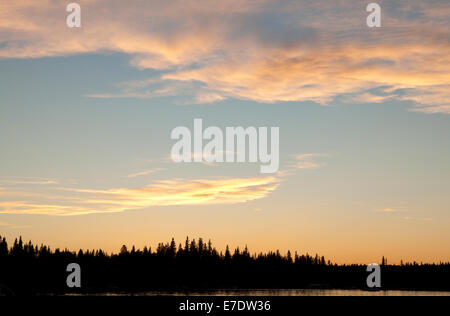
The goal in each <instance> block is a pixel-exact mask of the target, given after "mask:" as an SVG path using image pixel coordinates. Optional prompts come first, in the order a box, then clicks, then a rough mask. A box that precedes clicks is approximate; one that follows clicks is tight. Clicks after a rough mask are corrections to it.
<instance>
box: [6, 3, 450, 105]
mask: <svg viewBox="0 0 450 316" xmlns="http://www.w3.org/2000/svg"><path fill="white" fill-rule="evenodd" d="M79 3H80V5H81V8H82V28H80V29H70V28H68V27H67V26H66V25H65V17H66V15H67V13H66V12H65V5H64V4H63V3H61V2H60V1H52V0H47V1H39V2H37V1H33V0H18V1H3V2H2V3H1V4H0V38H1V40H0V58H41V57H48V56H67V55H75V54H84V53H109V52H119V53H123V54H127V55H129V56H130V65H131V66H133V67H137V68H140V69H155V70H158V73H159V75H156V76H155V77H152V78H149V79H148V80H143V81H135V82H126V83H123V84H121V85H120V86H119V87H118V90H119V91H114V92H104V91H103V92H102V91H99V92H98V93H93V94H92V95H90V96H91V97H101V98H117V97H119V98H124V97H127V98H128V97H132V98H153V97H159V96H177V97H178V96H182V97H184V98H185V99H186V100H187V102H191V103H211V102H216V101H221V100H225V99H227V98H236V99H243V100H251V101H257V102H264V103H277V102H286V101H314V102H317V103H319V104H322V105H332V104H333V103H334V102H335V101H338V100H340V101H344V102H350V103H381V102H386V101H390V100H399V101H408V102H410V103H411V110H413V111H419V112H425V113H450V103H449V101H448V100H449V99H450V32H449V31H450V29H449V28H450V22H449V19H448V17H449V16H450V5H449V3H448V1H447V0H431V1H419V0H399V1H398V0H396V1H394V0H385V1H378V3H379V4H380V5H381V7H382V27H381V28H377V29H371V28H368V27H367V26H366V24H365V23H366V17H367V15H368V13H367V12H366V10H365V6H366V5H367V3H365V2H358V1H345V0H338V1H333V2H332V3H330V2H329V1H323V0H314V1H312V0H308V1H282V2H273V1H268V0H267V1H266V0H259V1H258V0H257V1H250V0H248V1H247V0H230V1H219V2H218V1H205V0H174V1H169V2H164V1H140V2H136V3H134V2H133V3H132V4H131V3H129V2H126V1H118V0H108V1H106V0H84V1H82V0H80V1H79Z"/></svg>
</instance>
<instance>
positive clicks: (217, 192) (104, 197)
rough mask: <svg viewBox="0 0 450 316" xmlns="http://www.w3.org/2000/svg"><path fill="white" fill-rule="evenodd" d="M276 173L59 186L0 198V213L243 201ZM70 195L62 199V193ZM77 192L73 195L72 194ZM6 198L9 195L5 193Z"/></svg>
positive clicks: (271, 182)
mask: <svg viewBox="0 0 450 316" xmlns="http://www.w3.org/2000/svg"><path fill="white" fill-rule="evenodd" d="M279 182H280V179H279V178H276V177H260V178H228V179H225V178H220V179H212V180H211V179H194V180H184V179H174V180H162V181H157V182H155V183H153V184H150V185H148V186H146V187H140V188H117V189H106V190H98V189H79V188H60V191H61V192H62V193H61V195H60V197H58V196H55V195H52V196H49V198H48V199H47V200H46V201H41V202H37V201H36V199H27V194H26V192H24V195H23V197H22V198H20V196H19V197H18V196H17V192H16V194H15V195H14V196H12V197H13V198H14V199H11V200H10V201H4V202H0V213H8V214H43V215H83V214H91V213H106V212H122V211H125V210H133V209H143V208H147V207H151V206H168V205H207V204H234V203H245V202H247V201H252V200H256V199H261V198H264V197H266V196H267V195H268V194H269V193H270V192H272V191H274V190H275V189H276V188H277V187H278V185H279ZM64 192H66V193H69V194H70V195H71V196H72V198H71V199H65V196H64V195H63V193H64ZM74 195H76V197H73V196H74ZM6 197H7V198H8V196H7V195H6Z"/></svg>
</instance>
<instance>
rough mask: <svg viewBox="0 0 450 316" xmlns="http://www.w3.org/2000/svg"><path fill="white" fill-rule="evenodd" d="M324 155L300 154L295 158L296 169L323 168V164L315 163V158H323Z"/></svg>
mask: <svg viewBox="0 0 450 316" xmlns="http://www.w3.org/2000/svg"><path fill="white" fill-rule="evenodd" d="M323 156H324V154H314V153H313V154H299V155H296V156H295V159H296V163H295V168H296V169H317V168H320V167H323V166H324V164H323V163H319V162H317V161H315V158H318V157H323Z"/></svg>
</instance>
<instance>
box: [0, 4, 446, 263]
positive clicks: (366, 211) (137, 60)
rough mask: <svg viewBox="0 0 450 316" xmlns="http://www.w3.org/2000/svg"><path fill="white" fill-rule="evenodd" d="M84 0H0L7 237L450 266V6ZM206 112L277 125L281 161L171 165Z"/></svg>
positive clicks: (225, 121)
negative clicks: (208, 243)
mask: <svg viewBox="0 0 450 316" xmlns="http://www.w3.org/2000/svg"><path fill="white" fill-rule="evenodd" d="M77 3H79V5H80V7H81V28H69V27H67V25H66V17H67V15H68V14H69V13H68V12H66V6H67V4H69V2H67V3H66V2H64V1H51V0H48V1H39V2H37V1H32V0H18V1H3V2H1V3H0V96H1V98H0V153H1V154H0V235H2V236H5V237H6V238H7V239H8V241H10V242H12V241H13V240H14V238H16V237H18V236H19V235H21V236H23V238H24V239H25V240H30V239H31V240H32V241H33V242H35V243H38V244H41V243H43V244H49V245H50V246H51V247H52V248H56V247H60V248H66V247H67V248H69V249H79V248H83V249H87V248H89V249H93V248H95V249H98V248H102V249H104V250H106V251H108V252H118V251H119V249H120V247H121V245H122V244H126V245H128V246H131V245H133V244H134V245H136V247H138V248H143V247H144V246H145V245H149V246H153V247H154V246H155V245H156V244H157V243H158V242H162V241H164V242H166V241H169V240H170V239H171V238H172V237H175V239H176V241H177V242H179V243H183V242H184V239H185V238H186V236H189V237H191V238H198V237H203V238H204V239H206V240H207V239H211V240H212V241H213V243H214V244H215V245H216V247H218V248H219V249H224V248H225V245H227V244H228V245H230V246H231V247H236V246H241V247H243V246H245V245H247V246H248V247H249V250H250V251H251V252H259V251H267V250H275V249H280V251H281V252H286V251H287V250H288V249H290V250H291V251H298V252H299V253H306V252H308V253H310V254H315V253H319V254H320V255H324V256H325V257H326V258H327V259H330V260H332V261H334V262H338V263H365V264H366V263H370V262H379V261H380V260H381V257H382V256H383V255H384V256H385V257H387V258H388V260H389V262H392V263H399V262H400V260H403V261H413V260H415V261H418V262H421V261H423V262H439V261H449V259H450V229H449V228H450V194H449V193H450V167H449V164H448V162H449V161H450V146H449V144H450V115H449V114H450V101H449V100H450V32H449V29H450V22H449V17H450V4H449V2H448V1H446V0H442V1H440V0H430V1H419V0H408V1H406V0H396V1H393V0H390V1H381V0H378V2H377V3H378V4H379V5H380V7H381V27H380V28H369V27H368V26H367V24H366V18H367V16H368V15H369V14H370V13H369V12H367V11H366V6H367V5H368V4H369V2H368V1H360V0H354V1H349V0H338V1H333V2H330V1H322V0H315V1H312V0H311V1H268V0H257V1H246V0H229V1H220V2H212V1H203V0H196V1H194V0H183V1H182V0H178V1H177V0H173V1H164V2H161V1H132V2H130V1H127V2H124V1H118V0H112V1H105V0H79V1H78V2H77ZM196 118H201V119H202V120H203V125H204V127H207V126H217V127H220V128H223V129H225V127H230V126H231V127H235V126H243V127H249V126H255V127H279V130H280V167H279V171H278V172H276V173H273V174H262V173H260V169H259V168H260V164H259V163H175V162H173V161H172V160H171V159H170V151H171V147H172V146H173V144H174V143H175V141H174V140H172V139H171V138H170V135H171V131H172V130H173V129H174V128H175V127H178V126H186V127H188V128H190V129H192V128H193V122H194V119H196Z"/></svg>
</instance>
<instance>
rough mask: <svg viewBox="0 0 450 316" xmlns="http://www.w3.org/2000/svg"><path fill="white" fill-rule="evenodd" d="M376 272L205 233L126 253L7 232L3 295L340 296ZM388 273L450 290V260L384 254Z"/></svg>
mask: <svg viewBox="0 0 450 316" xmlns="http://www.w3.org/2000/svg"><path fill="white" fill-rule="evenodd" d="M70 263H77V264H79V266H80V268H81V287H80V288H69V287H68V286H67V283H66V280H67V277H68V276H69V274H70V272H67V271H66V268H67V266H68V265H69V264H70ZM369 274H370V272H366V266H364V265H336V264H333V263H331V262H329V261H326V260H325V258H324V257H320V256H318V255H316V256H310V255H307V254H305V255H299V254H297V253H294V254H291V253H290V252H288V253H287V254H286V255H281V254H280V253H279V252H278V251H276V252H269V253H265V254H263V253H261V254H254V255H250V253H249V252H248V250H247V249H244V250H240V249H239V248H238V249H235V250H234V252H233V253H231V252H230V251H229V249H228V248H227V249H226V251H225V252H224V253H222V252H218V251H217V250H216V249H215V248H214V247H213V246H212V244H211V243H210V242H209V243H204V242H203V240H202V239H199V240H198V242H196V241H195V240H192V241H190V240H188V239H187V240H186V242H185V243H184V245H181V244H180V245H178V246H177V245H176V244H175V241H173V240H172V242H171V243H167V244H159V246H158V248H157V249H156V251H152V249H148V248H144V249H143V250H136V249H135V248H134V247H133V248H132V249H131V250H128V249H127V248H126V247H125V246H123V247H122V249H121V251H120V253H119V254H113V255H108V254H105V253H104V252H102V251H101V250H97V251H81V250H80V251H79V252H78V253H75V252H71V251H68V250H63V251H62V250H59V249H56V250H54V251H52V250H50V249H49V248H48V247H47V246H40V247H38V246H35V245H33V244H32V243H31V242H29V243H26V244H24V243H23V242H22V241H21V240H20V239H19V240H18V241H16V242H15V243H14V245H13V246H12V247H10V248H8V245H7V244H6V241H5V240H4V239H3V240H1V239H0V294H7V295H8V294H11V295H13V294H14V295H42V294H44V295H45V294H75V293H77V294H93V293H108V294H137V295H142V294H144V295H153V294H155V293H159V295H160V294H161V293H165V294H166V295H169V294H170V293H178V294H180V295H184V294H183V293H185V294H189V295H192V294H193V293H216V294H212V295H217V293H218V292H216V291H214V290H220V289H232V290H235V291H236V290H239V289H252V291H253V294H254V293H258V292H257V291H258V289H264V290H265V291H270V290H275V291H281V290H279V289H283V290H284V291H287V292H284V293H285V294H283V295H303V294H305V295H308V293H309V295H316V294H317V295H326V294H327V293H333V292H332V291H337V290H336V289H339V290H341V292H334V293H335V295H344V294H346V293H351V292H343V291H342V290H354V291H355V290H358V289H359V290H368V288H367V283H366V279H367V276H368V275H369ZM381 280H382V288H381V289H382V290H409V291H432V292H428V293H429V294H430V295H431V294H432V293H437V292H435V291H444V292H445V291H450V264H449V263H440V264H418V263H408V264H403V265H387V264H386V262H385V260H383V262H382V264H381ZM289 289H292V290H291V292H289ZM298 289H305V290H306V292H305V290H298ZM308 290H309V291H310V292H307V291H308ZM311 290H313V291H312V292H311ZM205 291H207V292H205ZM293 291H300V292H293ZM301 291H304V292H301ZM314 291H315V292H314ZM321 291H322V292H321ZM152 293H153V294H152ZM267 293H269V294H270V292H266V294H267ZM293 293H296V294H293ZM314 293H315V294H314ZM356 293H362V294H377V295H383V293H384V294H386V293H387V294H393V293H397V292H389V291H388V292H382V291H381V292H368V291H362V292H361V291H360V292H353V295H354V294H356ZM403 293H406V292H403ZM410 293H413V292H410ZM415 293H419V294H420V293H423V292H415ZM253 294H249V295H253ZM266 294H263V295H266ZM233 295H234V294H233Z"/></svg>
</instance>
